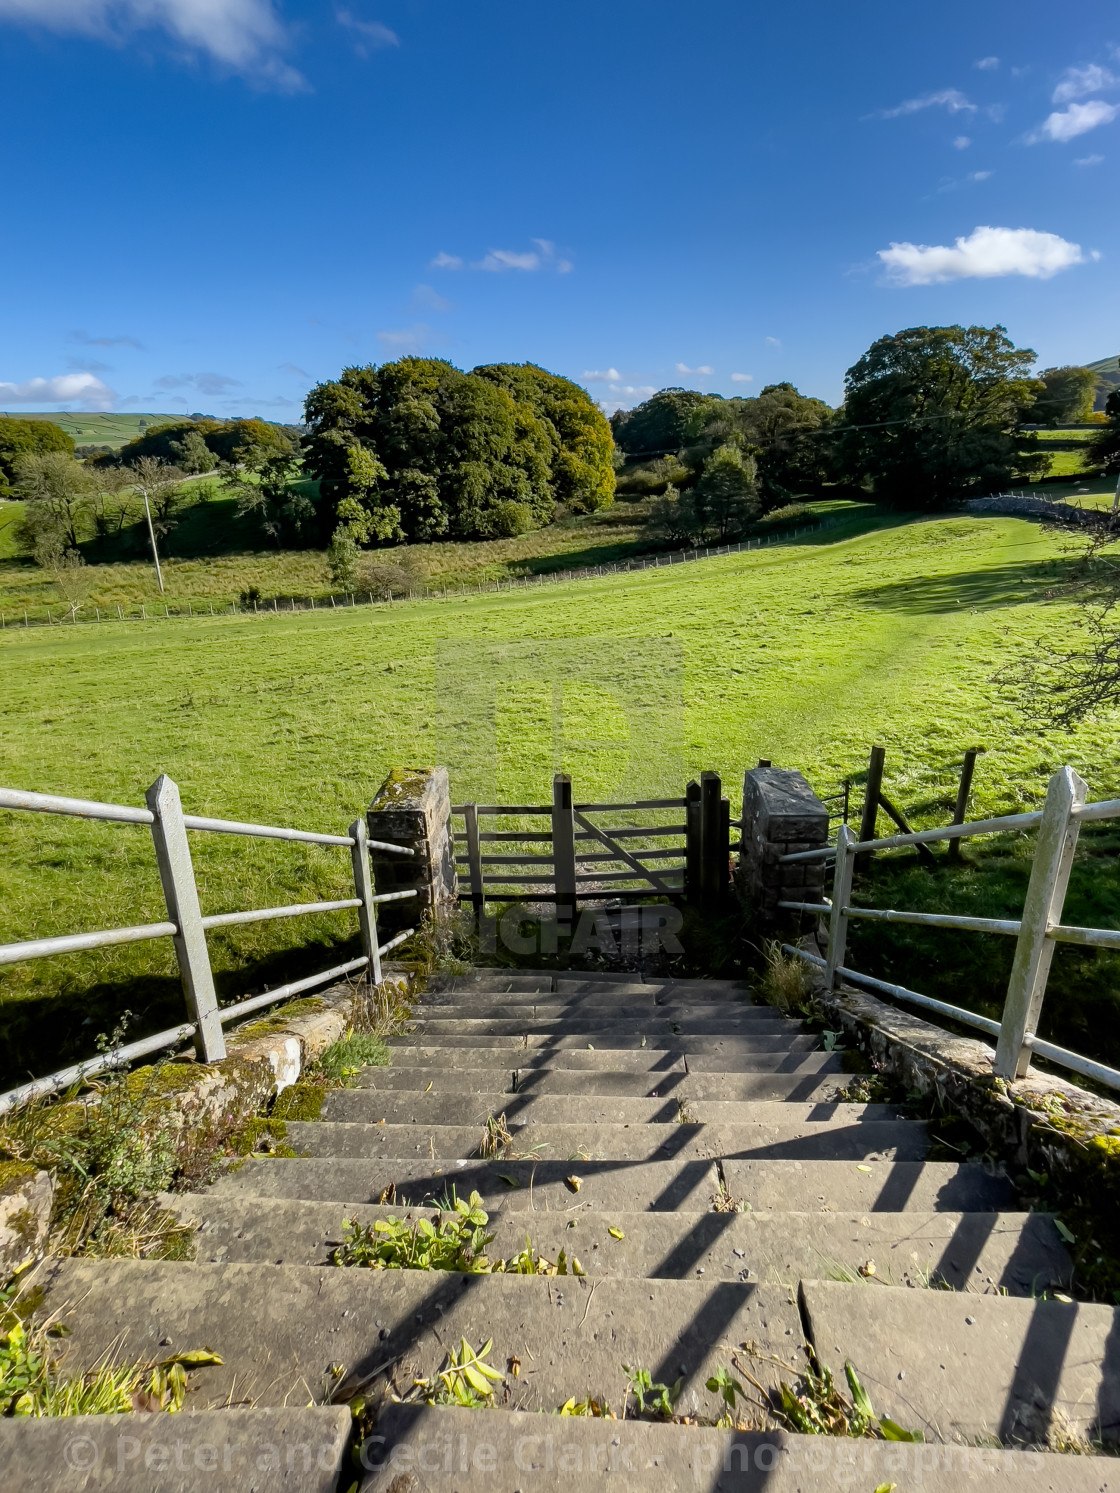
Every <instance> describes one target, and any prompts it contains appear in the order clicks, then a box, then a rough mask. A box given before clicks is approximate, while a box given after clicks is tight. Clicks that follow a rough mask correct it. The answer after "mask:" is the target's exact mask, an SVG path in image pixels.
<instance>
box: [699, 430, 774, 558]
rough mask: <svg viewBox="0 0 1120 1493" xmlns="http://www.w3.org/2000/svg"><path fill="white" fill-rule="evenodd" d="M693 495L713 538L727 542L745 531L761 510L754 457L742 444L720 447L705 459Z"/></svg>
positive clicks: (705, 529) (702, 524) (705, 528)
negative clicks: (741, 446)
mask: <svg viewBox="0 0 1120 1493" xmlns="http://www.w3.org/2000/svg"><path fill="white" fill-rule="evenodd" d="M690 496H691V500H692V504H693V507H694V509H695V511H696V516H697V519H698V520H699V524H700V527H701V529H702V531H703V533H704V537H705V538H706V539H708V540H709V541H710V542H713V543H715V544H723V543H725V542H726V541H727V540H728V539H731V538H733V537H734V536H735V535H736V534H741V533H742V532H743V530H744V529H745V528H746V527H747V525H748V524H749V523H750V522H751V520H752V519H755V518H757V517H758V514H759V511H760V510H759V501H758V484H757V468H756V466H755V461H754V458H753V457H752V456H749V455H747V456H744V454H743V452H742V451H741V450H740V449H739V447H738V446H732V445H725V446H720V447H718V448H717V449H716V450H715V451H713V452H712V454H711V456H709V457H708V459H707V461H706V462H705V463H704V470H703V472H702V473H701V476H700V480H699V482H697V484H696V486H695V487H694V488H693V489H692V492H691V494H690Z"/></svg>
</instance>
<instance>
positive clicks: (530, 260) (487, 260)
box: [471, 249, 541, 275]
mask: <svg viewBox="0 0 1120 1493" xmlns="http://www.w3.org/2000/svg"><path fill="white" fill-rule="evenodd" d="M540 267H541V256H540V255H539V254H537V253H535V252H534V251H532V250H530V251H528V252H526V253H519V252H518V251H517V250H516V249H491V250H490V251H489V253H488V254H486V256H485V257H484V258H482V259H480V260H478V262H477V263H475V264H472V265H471V269H472V270H486V271H487V272H488V273H489V274H492V275H503V274H505V272H506V271H507V270H526V271H532V270H539V269H540Z"/></svg>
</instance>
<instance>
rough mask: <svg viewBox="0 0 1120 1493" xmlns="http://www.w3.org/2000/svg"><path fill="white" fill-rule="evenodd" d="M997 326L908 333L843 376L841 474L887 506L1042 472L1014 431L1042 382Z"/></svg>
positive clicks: (1040, 460) (882, 342) (933, 504)
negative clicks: (871, 492) (843, 434)
mask: <svg viewBox="0 0 1120 1493" xmlns="http://www.w3.org/2000/svg"><path fill="white" fill-rule="evenodd" d="M1034 357H1035V355H1034V353H1033V352H1032V351H1031V350H1030V349H1029V348H1017V347H1016V346H1015V345H1014V343H1013V342H1012V341H1011V339H1010V338H1009V337H1008V336H1007V333H1006V331H1005V329H1004V328H1003V327H1000V326H996V327H960V326H952V327H909V328H908V329H907V330H905V331H902V332H897V333H895V334H894V336H888V337H880V338H879V340H878V341H877V342H875V343H873V344H872V346H871V347H870V348H868V350H867V352H865V353H864V355H863V357H862V358H860V360H859V362H858V363H856V364H854V365H853V366H852V367H851V368H849V369H848V372H847V374H846V375H845V378H844V388H845V401H844V411H843V423H844V429H845V439H844V441H843V445H842V448H841V454H842V459H843V464H844V468H845V471H846V474H847V475H848V476H850V477H851V478H853V479H854V480H856V481H862V482H864V483H865V484H867V485H869V486H870V488H871V490H872V491H873V492H874V493H875V495H876V496H877V497H878V498H880V499H882V500H883V501H886V502H889V503H894V504H896V505H897V506H899V507H905V508H939V507H942V506H944V505H945V504H947V503H949V502H951V501H952V500H953V499H954V498H958V497H961V496H965V495H967V494H968V493H970V492H977V491H978V492H988V491H992V490H993V489H998V488H999V487H1001V486H1006V485H1007V484H1008V483H1011V482H1014V481H1017V480H1019V479H1022V478H1029V477H1030V476H1031V475H1032V474H1034V473H1035V472H1037V471H1039V470H1041V469H1044V466H1045V461H1046V458H1045V457H1042V456H1040V455H1039V454H1038V453H1037V452H1030V451H1028V452H1026V453H1024V452H1023V451H1022V450H1021V447H1022V446H1023V437H1022V436H1021V435H1020V434H1019V433H1018V426H1019V423H1020V420H1021V419H1022V415H1023V411H1024V410H1026V409H1028V408H1029V407H1030V406H1031V404H1032V403H1033V401H1034V398H1035V395H1036V394H1037V393H1038V391H1039V388H1040V384H1039V382H1038V380H1037V379H1032V378H1031V377H1030V376H1029V373H1030V368H1031V366H1032V364H1033V362H1034Z"/></svg>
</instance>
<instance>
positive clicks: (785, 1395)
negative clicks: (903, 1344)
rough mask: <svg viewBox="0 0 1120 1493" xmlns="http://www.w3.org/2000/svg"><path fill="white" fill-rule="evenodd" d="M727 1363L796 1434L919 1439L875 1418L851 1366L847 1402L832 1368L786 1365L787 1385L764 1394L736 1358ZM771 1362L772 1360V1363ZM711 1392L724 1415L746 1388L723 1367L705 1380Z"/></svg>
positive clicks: (886, 1420) (885, 1419)
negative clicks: (789, 1377) (724, 1408)
mask: <svg viewBox="0 0 1120 1493" xmlns="http://www.w3.org/2000/svg"><path fill="white" fill-rule="evenodd" d="M731 1361H732V1363H733V1364H734V1366H735V1367H736V1368H737V1369H738V1370H739V1372H740V1373H741V1374H742V1376H743V1378H744V1379H745V1380H746V1381H747V1383H748V1384H749V1385H751V1387H752V1388H753V1389H754V1390H755V1392H756V1395H757V1401H756V1403H757V1404H758V1405H759V1406H760V1407H761V1408H762V1409H763V1410H765V1411H767V1412H768V1413H770V1414H771V1415H774V1416H776V1417H777V1419H778V1420H779V1421H780V1422H781V1424H782V1425H783V1426H784V1427H785V1428H786V1430H787V1431H793V1432H795V1433H797V1434H798V1435H801V1436H853V1437H869V1438H874V1439H877V1440H882V1441H911V1442H919V1441H922V1440H924V1437H923V1436H922V1433H921V1431H907V1430H905V1429H904V1428H903V1427H902V1426H900V1425H898V1423H897V1422H896V1421H893V1420H891V1419H890V1418H889V1416H885V1415H884V1416H882V1417H877V1416H876V1414H875V1411H874V1409H873V1407H872V1404H871V1399H870V1397H869V1395H868V1393H867V1391H866V1389H865V1388H864V1387H863V1384H862V1383H861V1381H860V1378H859V1376H858V1374H857V1373H856V1370H855V1366H854V1365H853V1364H852V1363H851V1362H848V1361H845V1364H844V1377H845V1378H846V1380H847V1382H848V1391H849V1394H850V1396H851V1398H850V1399H849V1398H847V1397H846V1396H845V1395H844V1394H843V1393H842V1392H841V1391H840V1389H838V1388H837V1385H836V1383H835V1380H834V1379H833V1377H832V1370H831V1369H830V1368H829V1367H828V1365H827V1364H822V1365H821V1366H820V1368H819V1369H815V1368H813V1367H809V1368H807V1369H805V1370H802V1371H798V1370H797V1369H794V1368H793V1367H792V1366H791V1365H789V1364H782V1365H779V1366H780V1367H782V1368H785V1369H786V1370H787V1371H788V1372H789V1373H791V1374H793V1375H795V1376H796V1377H795V1379H794V1381H793V1382H792V1383H791V1382H789V1381H787V1380H785V1379H783V1380H781V1381H780V1383H779V1385H778V1388H777V1390H776V1391H768V1390H766V1389H765V1388H764V1387H763V1386H762V1384H760V1383H759V1381H758V1379H757V1378H756V1377H755V1376H754V1374H752V1373H751V1372H750V1370H749V1369H747V1368H746V1366H745V1365H744V1364H743V1363H742V1362H741V1361H740V1360H739V1357H738V1355H737V1354H734V1353H733V1354H732V1355H731ZM775 1361H776V1360H775ZM707 1387H708V1389H709V1390H710V1391H711V1392H712V1393H713V1394H717V1393H718V1394H719V1395H720V1396H721V1398H722V1399H723V1402H724V1404H725V1405H726V1406H727V1409H728V1411H729V1412H730V1413H731V1414H733V1413H734V1411H735V1400H736V1397H737V1396H740V1397H742V1398H743V1399H746V1398H747V1393H746V1390H745V1389H744V1388H743V1386H742V1384H740V1383H739V1381H738V1380H736V1379H734V1378H733V1377H732V1376H731V1374H730V1373H728V1372H727V1370H725V1369H721V1370H720V1372H719V1373H718V1374H716V1375H713V1377H712V1378H711V1379H709V1380H708V1381H707Z"/></svg>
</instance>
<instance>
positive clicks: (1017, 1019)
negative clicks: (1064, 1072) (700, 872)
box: [778, 767, 1120, 1089]
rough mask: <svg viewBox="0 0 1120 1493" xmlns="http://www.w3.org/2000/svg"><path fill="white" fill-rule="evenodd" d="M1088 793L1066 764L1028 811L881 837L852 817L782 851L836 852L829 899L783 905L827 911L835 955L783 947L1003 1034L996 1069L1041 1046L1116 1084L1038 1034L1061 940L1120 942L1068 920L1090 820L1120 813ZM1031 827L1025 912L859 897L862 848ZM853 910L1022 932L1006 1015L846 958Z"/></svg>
mask: <svg viewBox="0 0 1120 1493" xmlns="http://www.w3.org/2000/svg"><path fill="white" fill-rule="evenodd" d="M1086 793H1087V785H1086V783H1085V782H1084V780H1083V779H1082V778H1080V777H1079V776H1078V775H1077V773H1076V772H1074V770H1073V768H1072V767H1062V768H1059V769H1058V771H1057V772H1056V773H1054V775H1053V777H1052V778H1051V779H1050V782H1049V785H1048V787H1047V791H1046V802H1045V805H1044V807H1043V808H1042V809H1041V810H1038V811H1035V812H1032V813H1029V814H1004V815H1001V816H999V817H997V818H994V819H979V820H974V821H972V822H971V823H965V824H951V825H947V826H945V827H944V828H941V829H929V830H920V831H918V832H917V833H913V834H899V835H889V836H887V837H886V838H884V839H879V840H857V839H856V837H855V835H854V834H853V833H852V831H851V830H850V829H849V827H848V826H847V825H846V824H843V825H841V826H840V829H839V831H838V833H837V837H836V844H835V845H824V846H819V847H818V848H816V849H815V850H800V851H795V852H792V853H791V854H788V855H783V856H780V857H779V863H782V864H786V863H790V862H796V861H809V860H819V859H822V858H824V857H825V856H835V858H836V865H835V870H834V873H833V883H832V897H831V899H830V900H828V901H821V902H796V901H793V900H789V901H781V902H779V903H778V906H779V907H780V908H783V909H785V910H788V911H797V912H808V913H817V914H820V915H822V916H825V917H827V919H828V954H827V957H826V958H823V959H822V958H821V957H820V956H819V955H817V954H812V953H810V952H809V951H808V950H806V949H801V948H797V947H794V946H793V945H790V944H786V945H783V947H784V948H785V949H786V950H787V951H788V952H789V953H791V954H795V955H797V956H798V957H800V958H802V959H805V960H807V961H808V962H809V963H810V964H814V965H816V966H818V967H820V968H821V969H822V970H823V971H824V978H825V984H826V987H827V988H828V989H829V990H833V989H835V988H836V986H837V984H838V982H839V981H840V980H841V979H846V980H851V981H852V982H853V983H855V984H857V985H866V986H868V987H869V988H871V989H874V990H880V991H883V992H884V993H885V994H888V995H890V996H892V997H893V998H895V999H897V1000H901V1001H905V1002H908V1003H909V1004H911V1005H917V1006H920V1007H924V1008H926V1009H928V1010H933V1011H936V1012H938V1013H939V1014H940V1015H943V1016H949V1017H951V1018H952V1020H954V1021H959V1022H962V1023H964V1024H965V1025H968V1026H972V1027H976V1028H977V1029H978V1030H980V1031H983V1032H985V1033H987V1034H988V1035H989V1036H994V1037H995V1038H996V1039H997V1040H996V1050H995V1053H994V1055H993V1060H992V1065H993V1069H994V1072H995V1073H996V1074H997V1075H998V1076H999V1077H1001V1078H1008V1079H1011V1078H1022V1077H1023V1076H1024V1075H1025V1074H1026V1073H1027V1071H1028V1069H1029V1067H1030V1061H1031V1057H1032V1055H1037V1056H1039V1057H1042V1058H1046V1059H1047V1060H1048V1061H1050V1062H1053V1063H1057V1064H1059V1065H1060V1066H1062V1067H1065V1068H1069V1069H1070V1070H1071V1071H1072V1072H1075V1073H1080V1074H1082V1075H1083V1076H1085V1077H1087V1078H1091V1079H1094V1080H1095V1081H1096V1082H1098V1083H1101V1084H1104V1085H1107V1086H1108V1087H1110V1088H1113V1089H1120V1071H1118V1070H1117V1069H1115V1068H1111V1067H1108V1066H1107V1065H1106V1064H1104V1063H1098V1062H1095V1061H1094V1060H1093V1059H1092V1058H1087V1057H1084V1056H1083V1055H1082V1054H1080V1053H1075V1052H1070V1051H1069V1050H1068V1049H1067V1048H1064V1047H1058V1046H1056V1045H1055V1044H1054V1043H1052V1042H1045V1041H1043V1040H1042V1039H1041V1038H1040V1037H1039V1036H1038V1035H1037V1027H1038V1020H1039V1015H1040V1013H1041V1010H1042V1003H1043V1000H1044V999H1045V995H1046V982H1047V979H1048V976H1049V973H1050V964H1051V961H1052V959H1053V954H1054V947H1055V945H1056V944H1059V943H1070V944H1078V945H1081V946H1083V947H1088V948H1100V949H1120V930H1118V929H1112V928H1082V927H1077V926H1074V925H1072V924H1067V923H1063V922H1062V920H1061V918H1062V908H1063V905H1064V903H1065V897H1066V890H1067V888H1068V885H1069V876H1070V870H1071V868H1072V865H1073V857H1074V851H1075V850H1076V848H1077V837H1078V832H1079V830H1080V827H1081V825H1082V824H1089V823H1094V822H1096V821H1099V820H1103V819H1116V818H1120V799H1117V798H1112V799H1101V800H1099V801H1098V802H1096V803H1087V802H1086ZM1032 828H1037V830H1038V843H1037V846H1036V848H1035V856H1034V864H1033V866H1032V868H1031V877H1030V882H1029V884H1028V887H1027V893H1026V897H1025V898H1024V903H1023V915H1022V917H1021V918H974V917H965V916H963V915H957V914H955V913H929V912H910V911H898V910H896V909H894V908H879V907H857V906H855V905H854V904H853V903H852V900H851V893H852V878H853V874H854V869H855V857H856V855H858V854H860V853H861V852H863V851H868V850H892V849H895V848H898V847H902V846H907V845H923V844H929V843H930V842H931V841H935V840H959V839H965V838H971V837H973V836H977V835H989V834H1005V833H1007V832H1009V831H1019V830H1024V829H1032ZM851 918H856V919H866V920H868V921H872V922H881V923H911V924H916V925H918V926H921V927H927V928H951V929H957V930H961V931H963V932H969V933H999V934H1005V935H1008V936H1010V937H1013V938H1014V939H1015V940H1016V943H1015V954H1014V958H1013V960H1012V966H1011V977H1010V980H1009V982H1008V988H1007V995H1006V997H1005V1000H1004V1008H1003V1019H1002V1021H1000V1022H995V1021H992V1020H990V1019H989V1018H988V1017H986V1016H978V1015H977V1014H976V1013H975V1012H973V1011H966V1010H965V1009H964V1008H963V1007H960V1006H953V1005H950V1004H948V1003H947V1002H945V1001H938V1000H934V999H933V997H932V996H928V995H922V994H920V993H919V992H918V991H915V990H908V989H907V988H906V987H905V986H903V985H892V984H890V983H889V982H888V981H885V980H877V979H875V978H873V977H872V976H871V975H865V974H862V973H861V972H860V971H858V970H853V969H850V968H849V967H848V966H847V965H846V964H845V963H844V956H845V950H846V946H847V930H848V921H849V919H851Z"/></svg>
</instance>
